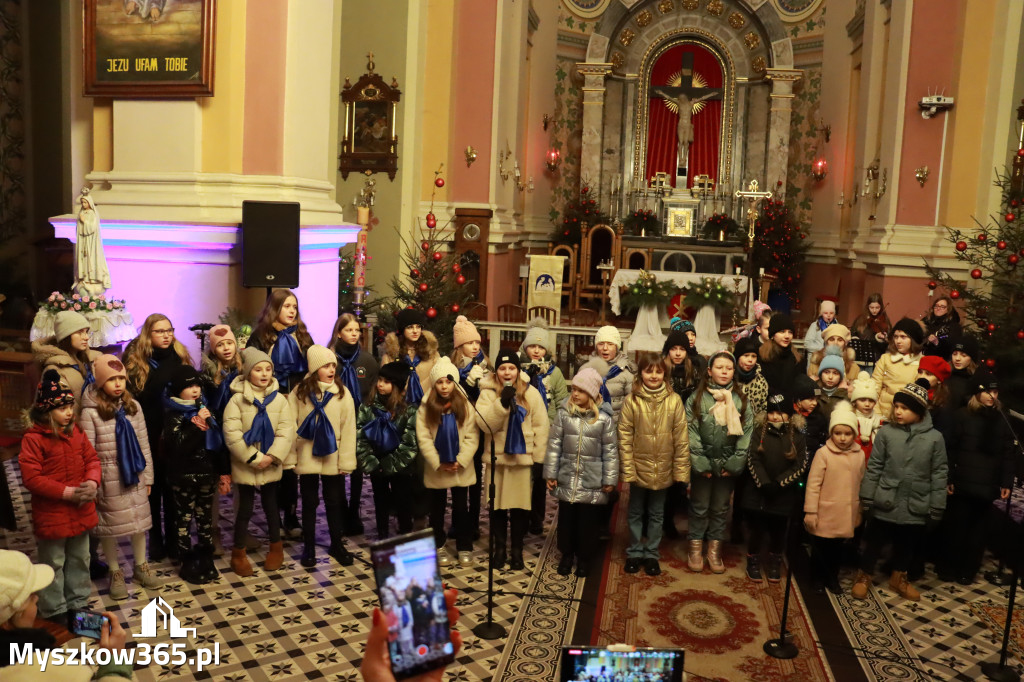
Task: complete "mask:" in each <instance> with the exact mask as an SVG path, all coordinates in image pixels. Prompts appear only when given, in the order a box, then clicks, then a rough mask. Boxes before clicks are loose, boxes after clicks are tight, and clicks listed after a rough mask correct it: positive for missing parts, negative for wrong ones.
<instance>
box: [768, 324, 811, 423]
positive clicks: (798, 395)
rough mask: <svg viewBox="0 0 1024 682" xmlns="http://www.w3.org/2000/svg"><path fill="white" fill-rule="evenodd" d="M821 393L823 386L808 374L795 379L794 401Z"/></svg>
mask: <svg viewBox="0 0 1024 682" xmlns="http://www.w3.org/2000/svg"><path fill="white" fill-rule="evenodd" d="M772 319H773V320H774V319H775V318H774V317H773V318H772ZM819 395H821V388H820V387H819V386H818V384H816V383H814V380H813V379H811V378H810V377H809V376H807V375H806V374H798V375H797V376H796V378H795V379H793V387H792V388H790V398H791V399H792V402H794V403H798V402H800V401H801V400H807V399H808V398H817V397H818V396H819Z"/></svg>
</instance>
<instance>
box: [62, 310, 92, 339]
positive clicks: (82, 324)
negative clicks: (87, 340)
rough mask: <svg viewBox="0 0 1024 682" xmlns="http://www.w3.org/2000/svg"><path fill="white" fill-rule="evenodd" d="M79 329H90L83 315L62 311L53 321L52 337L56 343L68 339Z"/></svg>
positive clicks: (71, 311) (90, 326) (72, 311)
mask: <svg viewBox="0 0 1024 682" xmlns="http://www.w3.org/2000/svg"><path fill="white" fill-rule="evenodd" d="M79 329H92V325H90V324H89V320H87V319H85V315H82V314H81V313H76V312H75V311H74V310H62V311H60V312H59V313H57V316H56V317H54V319H53V336H54V338H55V339H56V341H57V343H60V342H61V341H63V340H64V339H66V338H68V337H69V336H71V335H72V334H74V333H75V332H77V331H78V330H79Z"/></svg>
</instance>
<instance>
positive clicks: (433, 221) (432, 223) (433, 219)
mask: <svg viewBox="0 0 1024 682" xmlns="http://www.w3.org/2000/svg"><path fill="white" fill-rule="evenodd" d="M427 227H429V228H430V229H431V230H433V229H434V228H435V227H437V216H435V215H434V214H433V213H428V214H427Z"/></svg>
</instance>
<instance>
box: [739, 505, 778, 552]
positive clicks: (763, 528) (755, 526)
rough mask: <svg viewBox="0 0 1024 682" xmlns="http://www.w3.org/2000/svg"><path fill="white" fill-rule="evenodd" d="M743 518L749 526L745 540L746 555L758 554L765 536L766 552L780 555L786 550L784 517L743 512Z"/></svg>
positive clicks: (757, 512) (756, 512)
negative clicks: (766, 541) (766, 540)
mask: <svg viewBox="0 0 1024 682" xmlns="http://www.w3.org/2000/svg"><path fill="white" fill-rule="evenodd" d="M743 516H744V517H745V518H746V520H747V524H748V525H749V526H750V537H749V538H748V539H747V553H748V554H760V553H761V548H762V547H763V545H764V539H765V536H767V537H768V551H769V552H771V553H772V554H782V553H783V552H784V551H785V549H786V521H787V519H786V517H785V516H780V515H778V514H768V513H766V512H761V511H750V510H745V511H744V512H743Z"/></svg>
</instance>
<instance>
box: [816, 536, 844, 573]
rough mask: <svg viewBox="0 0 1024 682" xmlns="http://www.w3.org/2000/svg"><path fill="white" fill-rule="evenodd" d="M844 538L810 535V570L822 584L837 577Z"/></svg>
mask: <svg viewBox="0 0 1024 682" xmlns="http://www.w3.org/2000/svg"><path fill="white" fill-rule="evenodd" d="M845 540H846V538H819V537H818V536H817V535H812V536H811V571H812V575H813V577H814V578H815V579H817V580H818V581H819V582H821V583H822V584H827V583H829V582H831V581H834V580H838V579H839V564H840V562H841V561H842V558H843V543H844V542H845Z"/></svg>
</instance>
